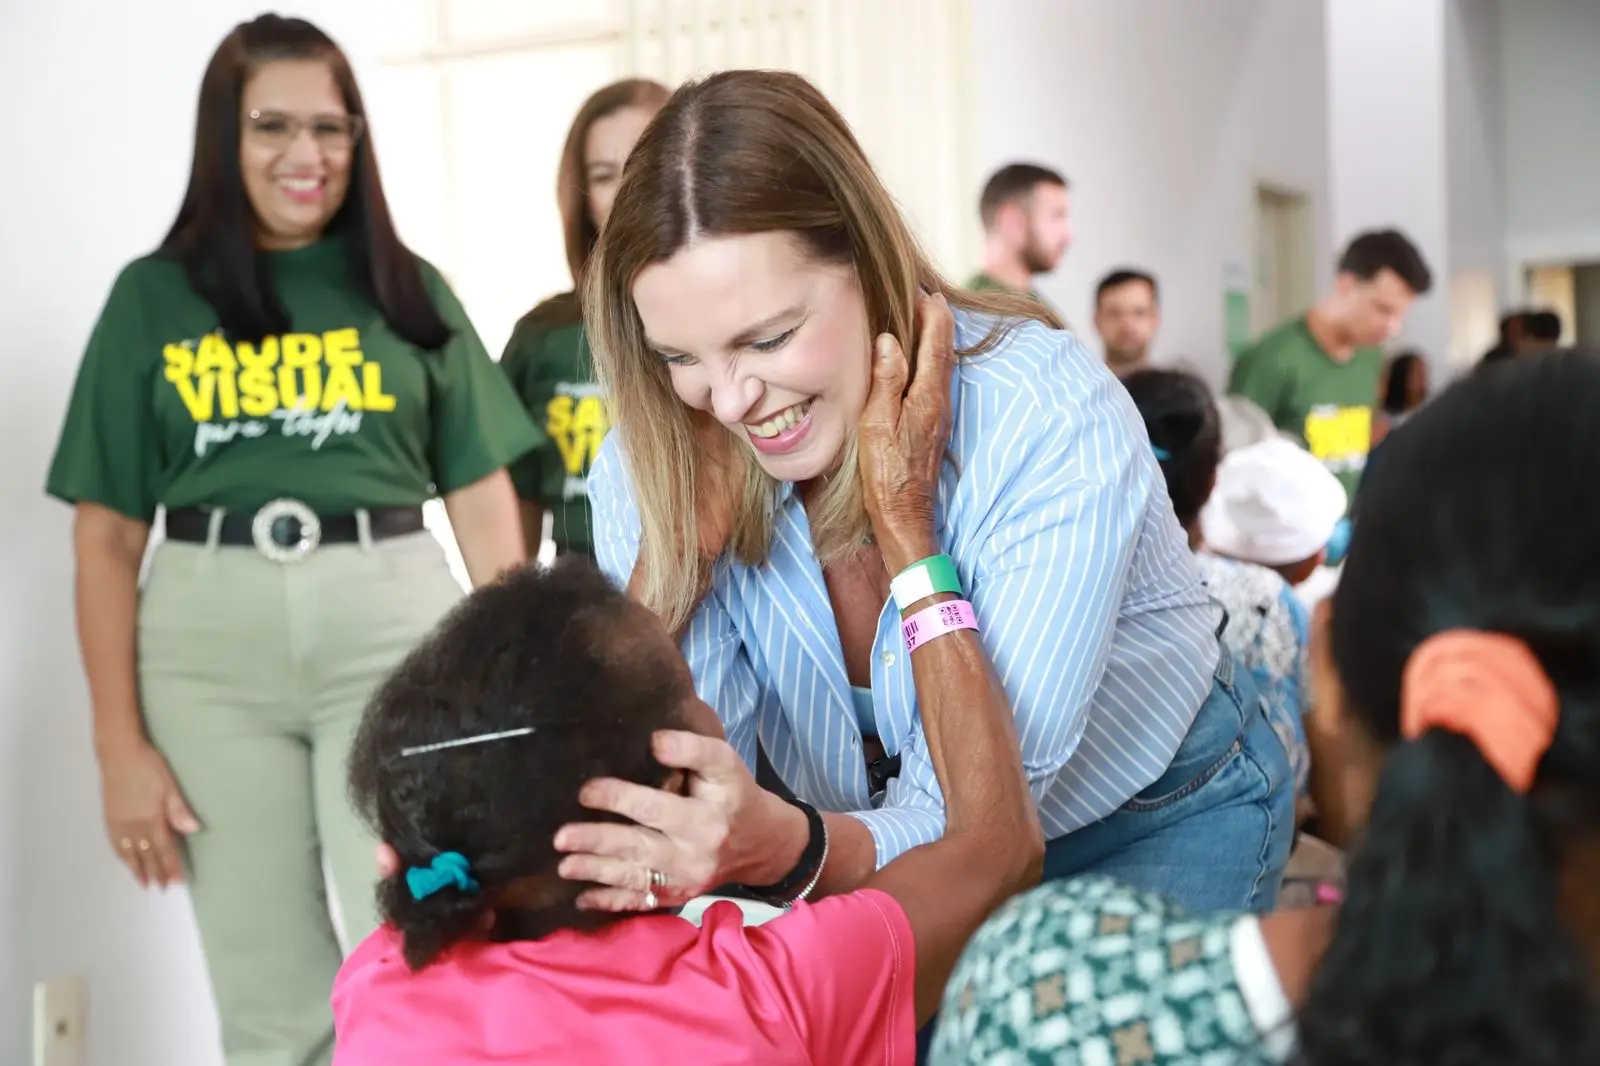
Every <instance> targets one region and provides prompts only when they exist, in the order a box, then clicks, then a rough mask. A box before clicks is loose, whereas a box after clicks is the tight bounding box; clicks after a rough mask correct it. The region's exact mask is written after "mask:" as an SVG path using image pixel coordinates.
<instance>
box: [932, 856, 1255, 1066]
mask: <svg viewBox="0 0 1600 1066" xmlns="http://www.w3.org/2000/svg"><path fill="white" fill-rule="evenodd" d="M1240 922H1251V923H1253V922H1254V919H1252V918H1249V917H1248V916H1242V915H1236V914H1226V915H1204V916H1196V915H1191V914H1189V913H1187V912H1186V911H1184V910H1183V909H1182V908H1179V907H1176V906H1174V905H1171V904H1168V903H1165V902H1163V901H1162V900H1161V899H1160V898H1158V897H1156V896H1153V895H1149V894H1146V893H1142V892H1136V891H1134V890H1132V889H1128V888H1124V887H1122V886H1120V885H1118V884H1116V883H1115V882H1113V881H1109V880H1105V879H1103V878H1079V879H1074V880H1068V881H1053V882H1051V883H1049V884H1046V885H1044V886H1042V887H1040V888H1038V889H1035V890H1034V891H1032V892H1030V893H1028V894H1026V895H1024V896H1019V897H1018V898H1016V899H1014V900H1012V901H1011V902H1010V903H1008V904H1007V905H1006V906H1004V907H1002V908H1001V909H1000V910H999V911H997V912H996V913H995V914H994V916H993V917H991V918H990V919H989V920H988V922H986V923H985V924H984V926H983V928H981V929H980V930H978V933H977V935H976V936H975V937H973V939H972V942H971V943H970V944H968V945H967V949H966V951H965V953H964V954H963V955H962V957H961V961H960V962H959V963H958V964H957V966H956V971H955V973H954V974H953V975H952V976H951V978H950V984H949V985H948V986H947V987H946V989H945V996H944V1005H943V1009H942V1011H941V1012H940V1015H939V1029H938V1033H937V1035H936V1036H935V1038H934V1042H933V1051H932V1054H931V1056H930V1058H929V1063H930V1066H967V1064H970V1063H983V1064H984V1066H1023V1064H1029V1066H1031V1064H1035V1063H1039V1064H1044V1063H1050V1064H1062V1063H1085V1064H1091V1063H1092V1064H1095V1066H1178V1064H1180V1063H1181V1064H1185V1066H1267V1064H1275V1063H1279V1062H1281V1061H1282V1053H1283V1047H1282V1041H1281V1040H1276V1041H1263V1038H1262V1035H1261V1032H1260V1030H1259V1029H1258V1028H1257V1025H1256V1022H1255V1021H1254V1020H1253V1019H1252V1014H1251V1010H1250V1007H1249V1006H1247V1003H1246V998H1245V994H1244V993H1243V992H1242V991H1241V985H1240V981H1239V977H1238V975H1237V974H1236V973H1235V969H1234V949H1233V943H1234V931H1235V926H1237V925H1238V924H1239V923H1240ZM1268 977H1269V978H1271V979H1272V980H1274V981H1275V977H1273V975H1271V974H1270V973H1269V974H1268Z"/></svg>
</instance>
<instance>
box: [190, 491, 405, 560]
mask: <svg viewBox="0 0 1600 1066" xmlns="http://www.w3.org/2000/svg"><path fill="white" fill-rule="evenodd" d="M211 515H212V512H211V511H210V510H207V509H205V508H201V507H182V508H179V509H178V510H176V511H168V512H167V539H169V540H179V541H186V542H188V543H191V544H206V543H209V542H210V540H211ZM367 518H368V528H369V532H370V535H371V537H372V539H373V540H386V539H388V538H390V537H403V536H406V535H407V534H409V533H420V532H421V531H422V530H423V529H425V528H426V526H424V524H423V521H422V508H420V507H373V508H369V509H368V510H367ZM258 520H260V525H259V528H258ZM360 539H361V527H360V525H359V524H358V522H357V519H356V516H355V515H353V514H342V515H319V514H316V513H315V512H313V511H311V510H310V508H307V507H306V506H305V505H303V504H299V503H298V501H275V502H274V503H269V504H267V505H266V506H265V507H263V508H262V509H261V510H260V511H253V512H252V511H238V512H233V511H230V512H228V513H227V514H225V515H223V516H222V528H221V529H220V530H218V531H217V543H218V544H228V545H248V546H254V547H257V548H262V549H263V550H267V549H268V548H277V549H281V550H282V551H284V552H287V553H291V554H293V553H297V552H298V553H300V554H305V553H307V552H309V551H310V550H311V549H313V548H316V547H317V546H318V545H322V544H354V543H356V542H357V541H359V540H360Z"/></svg>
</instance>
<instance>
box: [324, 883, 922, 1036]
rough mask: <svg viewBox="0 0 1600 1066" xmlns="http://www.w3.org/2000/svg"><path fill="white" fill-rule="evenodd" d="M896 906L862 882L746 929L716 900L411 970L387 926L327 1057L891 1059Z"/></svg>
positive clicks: (912, 1027)
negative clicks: (690, 916)
mask: <svg viewBox="0 0 1600 1066" xmlns="http://www.w3.org/2000/svg"><path fill="white" fill-rule="evenodd" d="M915 983H916V974H915V952H914V949H913V945H912V940H911V926H910V924H909V923H908V922H907V921H906V916H905V912H904V911H902V910H901V909H900V905H899V904H898V903H896V902H895V901H894V900H893V899H892V898H890V897H889V896H887V895H885V894H884V893H882V892H876V891H872V890H863V891H859V892H852V893H850V894H848V895H844V896H835V897H832V898H830V899H825V900H823V901H821V902H820V903H817V904H814V905H807V904H801V905H799V906H797V907H796V908H795V909H794V910H793V911H792V912H790V913H789V914H786V915H783V916H781V917H779V918H776V919H774V920H772V921H770V922H768V923H767V924H765V925H761V926H756V927H752V928H748V929H747V928H745V927H744V925H743V915H742V914H741V913H740V911H739V908H738V907H737V906H736V905H734V904H732V903H728V902H719V903H717V904H715V905H713V906H712V907H711V908H710V909H709V910H707V911H706V913H705V917H704V919H703V920H702V922H701V925H700V927H699V928H696V927H695V926H694V925H693V924H691V923H690V922H687V921H685V920H683V919H682V918H678V917H675V916H672V915H648V916H642V917H638V918H630V919H628V920H626V921H622V922H618V923H617V924H615V925H613V926H610V927H609V928H606V929H604V930H601V931H600V932H598V933H592V934H578V933H568V932H561V933H555V934H553V935H551V936H548V937H545V938H544V939H543V940H537V941H520V942H516V943H509V944H487V943H474V944H469V945H463V946H460V947H457V948H455V949H453V950H452V951H450V952H449V953H448V954H446V955H445V956H443V957H442V958H441V959H439V960H438V961H437V962H435V963H434V964H433V965H432V966H428V967H425V968H424V969H423V970H422V971H421V972H419V973H412V972H411V971H410V970H409V969H408V968H407V966H406V964H405V959H404V958H403V957H402V956H401V953H400V935H399V933H397V932H396V931H395V930H394V929H392V928H390V927H387V926H386V927H384V928H382V929H379V930H378V931H377V932H375V933H373V934H372V935H371V936H370V937H368V938H367V939H366V940H365V941H364V942H363V943H362V944H361V946H360V947H359V948H357V949H356V951H355V953H354V954H353V955H351V956H350V958H349V959H348V960H346V962H345V964H344V968H343V969H341V970H340V971H339V977H338V980H337V981H335V982H334V986H333V1015H334V1024H335V1029H336V1031H337V1033H338V1040H337V1043H336V1046H335V1049H334V1056H333V1059H334V1066H413V1064H415V1066H487V1064H490V1063H494V1064H496V1066H504V1064H509V1063H518V1064H521V1063H527V1064H529V1066H532V1064H534V1063H540V1064H546V1063H574V1064H582V1066H602V1064H605V1063H637V1064H641V1066H642V1064H648V1063H658V1062H692V1063H695V1064H696V1066H721V1064H732V1063H762V1064H763V1066H783V1064H786V1063H818V1064H821V1066H853V1064H857V1063H860V1064H863V1066H865V1064H869V1063H870V1064H871V1066H902V1064H907V1066H909V1064H910V1063H911V1062H912V1061H913V1060H914V1058H915V1055H916V1011H915V1006H914V995H915V992H914V986H915Z"/></svg>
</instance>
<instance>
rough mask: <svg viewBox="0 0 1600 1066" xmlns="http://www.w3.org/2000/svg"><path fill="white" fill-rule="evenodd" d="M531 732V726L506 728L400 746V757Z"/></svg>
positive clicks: (484, 742) (522, 735)
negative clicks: (451, 738) (493, 731)
mask: <svg viewBox="0 0 1600 1066" xmlns="http://www.w3.org/2000/svg"><path fill="white" fill-rule="evenodd" d="M532 732H533V727H532V726H528V727H527V728H526V729H507V730H504V731H502V732H499V733H482V734H479V735H478V736H475V737H462V738H461V739H459V740H443V741H440V742H439V743H437V744H421V745H418V746H417V747H414V748H401V749H400V757H401V758H402V759H408V758H410V757H411V756H413V755H426V754H428V753H429V752H432V751H444V750H445V749H446V748H464V747H466V746H467V745H469V744H487V743H489V742H490V741H491V740H507V739H510V738H511V737H525V736H528V735H529V734H530V733H532Z"/></svg>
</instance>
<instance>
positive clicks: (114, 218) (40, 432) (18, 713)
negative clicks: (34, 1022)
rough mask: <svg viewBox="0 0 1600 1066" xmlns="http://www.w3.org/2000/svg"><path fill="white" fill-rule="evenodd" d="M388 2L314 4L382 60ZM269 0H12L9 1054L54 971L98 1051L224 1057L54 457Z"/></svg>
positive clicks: (6, 872) (2, 590) (4, 541)
mask: <svg viewBox="0 0 1600 1066" xmlns="http://www.w3.org/2000/svg"><path fill="white" fill-rule="evenodd" d="M367 5H368V0H301V2H300V3H299V4H298V5H296V8H297V11H298V12H299V13H302V14H305V15H307V16H309V17H311V18H313V19H315V20H317V21H318V22H320V23H321V24H322V25H323V26H324V28H325V29H327V30H328V31H329V32H331V33H333V34H334V35H335V36H336V37H337V38H339V39H340V40H341V41H342V43H344V44H345V45H346V46H347V47H349V48H350V49H351V50H352V51H353V52H354V53H355V59H356V62H357V65H358V67H360V66H362V65H363V58H362V51H363V48H364V42H365V41H366V40H367V39H368V37H369V36H370V27H369V18H368V15H369V11H368V6H367ZM260 9H261V4H260V2H259V0H147V2H144V3H139V4H122V3H105V2H104V0H54V2H52V3H49V4H37V3H29V2H26V0H6V2H5V5H4V7H3V9H0V10H3V16H0V27H3V28H0V99H5V100H7V101H9V104H8V108H9V112H10V118H9V121H10V122H11V124H12V125H11V127H10V128H11V130H12V133H11V142H12V145H13V147H14V148H15V149H17V150H15V151H13V152H12V153H11V158H10V159H9V160H8V161H7V163H6V166H5V168H4V173H3V176H0V203H4V204H5V213H6V217H5V222H4V233H5V237H4V239H3V240H0V277H4V278H5V279H6V289H5V297H4V299H3V301H0V360H3V363H4V367H5V373H6V388H5V390H4V391H3V393H0V405H3V407H0V424H3V425H4V426H5V427H6V430H7V432H6V443H7V454H6V462H5V464H4V466H3V468H0V493H3V500H4V504H3V506H4V511H5V515H6V521H5V523H4V524H3V526H0V603H3V604H4V607H5V610H4V614H3V615H0V856H3V858H0V1062H3V1063H7V1064H18V1066H20V1064H22V1063H25V1062H27V1061H29V1058H28V1041H29V1030H30V1025H29V1018H28V1001H29V998H30V988H31V986H32V984H33V982H34V981H35V980H37V979H40V978H42V977H46V976H52V975H60V974H80V975H83V976H85V977H87V978H88V980H89V984H90V1026H89V1049H90V1062H91V1063H92V1064H93V1066H214V1064H216V1063H219V1062H220V1054H219V1053H218V1051H217V1050H216V1030H215V1025H214V1023H213V1021H212V1020H211V1004H210V1001H209V994H208V992H207V989H206V985H205V980H204V972H203V964H202V961H201V957H200V954H199V947H198V940H197V937H196V935H195V933H194V930H193V924H192V922H191V920H190V916H189V911H188V905H187V901H186V899H185V897H184V895H183V894H182V893H181V892H173V893H170V894H168V895H165V896H162V895H159V894H154V893H151V894H144V893H141V892H140V891H139V890H138V889H137V888H136V887H135V886H134V884H133V882H132V880H131V879H130V878H129V877H128V876H127V875H126V874H125V873H124V871H123V870H122V868H121V867H120V866H119V865H118V863H117V862H116V861H115V860H114V859H113V857H112V855H111V852H110V850H109V848H108V846H107V844H106V842H105V839H104V836H103V833H102V830H101V822H100V813H99V796H98V776H97V773H96V770H95V766H94V761H93V758H92V756H91V753H90V741H89V737H90V732H89V706H88V699H87V694H86V692H85V688H84V684H83V680H82V673H81V670H80V668H79V665H78V660H77V652H76V645H75V643H74V639H73V634H72V600H71V597H72V593H71V577H72V573H71V571H72V567H71V559H70V544H71V542H70V530H71V522H70V514H69V512H68V511H67V509H66V508H65V507H63V506H61V505H60V504H57V503H54V502H51V501H47V500H46V499H45V497H44V495H43V491H42V486H43V483H44V476H45V466H46V464H47V463H48V461H49V458H50V454H51V451H52V449H53V447H54V443H55V437H56V432H57V427H58V423H59V419H60V416H61V413H62V411H63V410H64V407H65V404H66V398H67V393H68V389H69V387H70V385H71V381H72V376H73V373H74V371H75V369H76V364H77V361H78V357H79V354H80V352H81V351H82V346H83V344H84V342H85V340H86V339H87V337H88V334H89V329H90V326H91V324H92V323H93V320H94V317H95V315H96V314H97V313H98V311H99V309H100V305H101V302H102V301H103V300H104V298H105V295H106V292H107V290H108V288H109V287H110V284H111V280H112V278H113V276H114V275H115V273H116V271H117V269H118V268H119V267H120V266H121V265H122V264H123V263H124V262H126V261H127V260H129V259H131V258H133V257H135V256H137V255H140V254H142V253H144V252H145V251H148V250H149V249H150V248H151V247H152V246H153V245H154V244H155V243H156V241H158V240H159V239H160V237H161V236H162V234H163V232H164V231H165V228H166V226H167V225H168V223H169V222H170V221H171V218H172V215H173V212H174V211H175V210H176V208H177V205H178V201H179V198H180V196H181V194H182V191H183V186H184V181H185V179H186V176H187V173H188V167H189V155H190V144H191V137H192V130H193V125H194V109H195V97H196V90H197V88H198V85H199V79H200V73H201V70H202V69H203V68H204V65H205V62H206V60H207V59H208V58H209V56H210V53H211V51H212V49H213V48H214V47H215V46H216V43H217V41H218V40H220V38H221V37H222V35H223V34H224V33H226V32H227V30H228V29H229V28H230V27H231V26H232V25H233V24H234V23H235V22H237V21H239V20H240V19H241V18H248V17H252V16H254V15H255V14H257V13H258V11H259V10H260Z"/></svg>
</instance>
